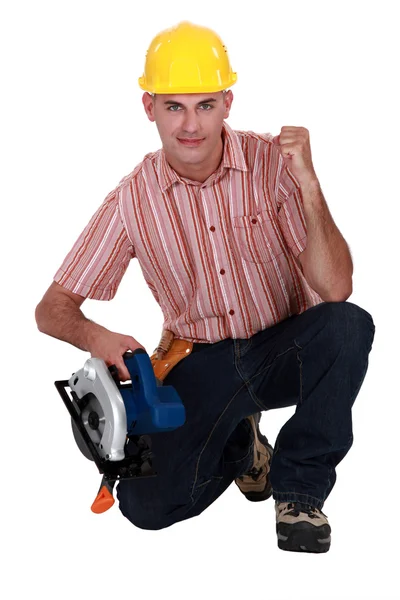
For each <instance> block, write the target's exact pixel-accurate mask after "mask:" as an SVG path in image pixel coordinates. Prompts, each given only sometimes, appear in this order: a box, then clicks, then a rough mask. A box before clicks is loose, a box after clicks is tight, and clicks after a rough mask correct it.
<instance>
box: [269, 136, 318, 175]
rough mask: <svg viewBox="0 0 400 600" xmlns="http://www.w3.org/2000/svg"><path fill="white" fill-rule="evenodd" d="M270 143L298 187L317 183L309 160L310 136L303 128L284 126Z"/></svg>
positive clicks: (310, 159)
mask: <svg viewBox="0 0 400 600" xmlns="http://www.w3.org/2000/svg"><path fill="white" fill-rule="evenodd" d="M272 142H273V143H274V144H275V145H276V146H278V147H279V149H280V152H281V154H282V156H283V158H284V159H287V160H285V164H286V165H287V166H288V167H289V169H290V170H291V172H292V173H293V175H294V176H295V177H296V179H297V181H298V182H299V184H300V186H302V187H303V186H307V185H309V184H310V183H313V182H315V181H318V178H317V175H316V173H315V171H314V166H313V163H312V158H311V146H310V134H309V132H308V129H306V128H305V127H291V126H284V127H282V128H281V133H280V135H276V136H275V137H274V138H273V139H272Z"/></svg>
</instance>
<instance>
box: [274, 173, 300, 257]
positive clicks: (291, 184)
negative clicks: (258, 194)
mask: <svg viewBox="0 0 400 600" xmlns="http://www.w3.org/2000/svg"><path fill="white" fill-rule="evenodd" d="M277 203H278V222H279V227H280V229H281V231H282V234H283V236H284V238H285V241H286V244H287V246H288V248H290V250H291V252H292V253H293V255H294V256H295V257H296V258H297V256H298V255H299V254H300V253H301V252H303V250H305V249H306V246H307V226H306V219H305V215H304V207H303V198H302V195H301V189H300V185H299V183H298V181H297V179H296V178H295V177H294V175H293V173H292V172H291V171H290V170H289V169H288V167H287V166H286V165H285V166H284V167H283V169H282V171H281V176H280V180H279V191H278V199H277Z"/></svg>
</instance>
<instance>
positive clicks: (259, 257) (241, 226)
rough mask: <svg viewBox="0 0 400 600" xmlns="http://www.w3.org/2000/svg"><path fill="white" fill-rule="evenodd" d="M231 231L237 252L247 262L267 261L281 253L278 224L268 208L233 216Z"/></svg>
mask: <svg viewBox="0 0 400 600" xmlns="http://www.w3.org/2000/svg"><path fill="white" fill-rule="evenodd" d="M233 231H234V234H235V239H236V243H237V246H238V249H239V254H240V256H241V257H242V258H243V259H244V260H245V261H247V262H252V263H269V262H272V261H273V260H274V258H276V257H277V256H279V255H280V254H282V253H283V246H282V239H281V237H280V233H279V228H278V224H277V222H276V220H275V216H274V214H273V213H272V212H270V211H268V210H263V211H260V212H259V213H257V214H253V215H241V216H236V217H234V218H233Z"/></svg>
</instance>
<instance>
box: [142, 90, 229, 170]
mask: <svg viewBox="0 0 400 600" xmlns="http://www.w3.org/2000/svg"><path fill="white" fill-rule="evenodd" d="M142 101H143V105H144V107H145V111H146V114H147V116H148V118H149V119H150V121H155V122H156V125H157V129H158V132H159V134H160V138H161V141H162V144H163V149H164V151H165V154H166V156H167V158H168V160H169V161H170V162H172V163H175V164H176V165H180V164H181V165H195V164H199V165H200V164H201V163H203V162H204V161H207V160H209V159H210V158H211V157H212V156H214V155H215V154H216V152H218V149H219V148H220V144H221V130H222V123H223V120H224V119H226V118H227V117H228V116H229V111H230V107H231V104H232V101H233V94H232V92H231V91H230V90H229V91H228V92H226V93H223V92H210V93H207V94H171V95H170V94H157V95H156V97H155V98H153V97H152V96H151V95H150V94H148V93H147V92H146V93H145V94H144V95H143V98H142Z"/></svg>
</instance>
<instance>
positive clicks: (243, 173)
mask: <svg viewBox="0 0 400 600" xmlns="http://www.w3.org/2000/svg"><path fill="white" fill-rule="evenodd" d="M222 138H223V142H224V150H223V155H222V160H221V163H220V165H219V167H218V168H217V169H216V171H214V173H212V174H211V175H210V176H209V177H208V179H207V180H206V181H204V182H198V181H193V180H190V179H186V178H185V177H182V176H180V175H179V174H178V173H177V172H176V171H174V170H173V169H172V167H171V166H170V165H169V163H168V162H167V160H166V156H165V153H164V151H163V149H160V150H158V151H157V152H151V153H149V154H146V156H145V157H144V159H143V161H142V162H141V163H140V164H138V165H137V166H136V167H135V169H134V170H133V171H132V172H131V173H130V174H129V175H127V176H126V177H124V178H123V179H122V180H121V181H120V182H119V184H118V185H117V187H116V188H115V189H114V190H113V191H112V192H110V193H109V194H108V196H107V197H106V198H105V200H104V201H103V203H102V204H101V206H100V207H99V208H98V210H97V211H96V212H95V214H94V215H93V217H92V218H91V220H90V221H89V223H88V224H87V226H86V227H85V228H84V230H83V232H82V233H81V235H80V236H79V237H78V239H77V240H76V242H75V244H74V245H73V247H72V249H71V250H70V252H69V253H68V255H67V256H66V258H65V259H64V262H63V263H62V265H61V267H60V268H59V269H58V271H57V273H56V274H55V275H54V281H56V282H57V283H59V284H60V285H61V286H63V287H65V288H66V289H68V290H70V291H72V292H75V293H76V294H80V295H81V296H84V297H86V298H94V299H96V300H111V299H112V298H113V297H114V296H115V293H116V291H117V289H118V285H119V283H120V281H121V279H122V277H123V275H124V273H125V271H126V269H127V267H128V265H129V261H130V260H131V259H132V258H137V259H138V261H139V264H140V267H141V270H142V272H143V276H144V278H145V280H146V283H147V285H148V286H149V288H150V290H151V292H152V294H153V296H154V298H155V300H156V302H157V303H158V304H159V305H160V308H161V310H162V313H163V316H164V323H163V328H165V329H169V330H170V331H172V332H173V333H174V335H175V337H176V338H178V339H185V340H190V341H192V342H210V343H211V342H212V343H214V342H218V341H221V340H223V339H226V338H246V339H248V338H250V337H251V336H252V335H254V334H255V333H257V332H258V331H261V330H263V329H265V328H267V327H271V326H272V325H275V324H276V323H278V322H280V321H282V320H283V319H286V318H288V317H290V316H291V315H294V314H300V313H302V312H304V311H305V310H307V309H308V308H310V307H311V306H314V305H316V304H319V303H320V302H323V300H322V298H321V297H320V296H319V295H318V294H317V293H316V292H315V291H314V290H313V289H312V288H311V287H310V286H309V285H308V283H307V281H306V279H305V278H304V275H303V273H302V271H301V268H300V266H299V265H298V264H297V262H296V260H295V257H297V256H298V255H299V253H300V252H302V251H303V250H304V249H305V247H306V242H307V231H306V222H305V217H304V211H303V205H302V197H301V192H300V186H299V183H298V181H297V180H296V178H295V177H294V176H293V174H292V173H291V171H290V170H289V169H288V168H287V165H286V164H285V162H284V160H283V158H282V156H281V154H280V151H279V148H278V147H276V146H275V145H274V144H273V143H272V138H273V135H272V134H270V133H266V134H257V133H254V132H252V131H236V130H235V131H234V130H232V129H231V127H230V126H229V125H228V124H227V123H226V121H224V122H223V126H222Z"/></svg>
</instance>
